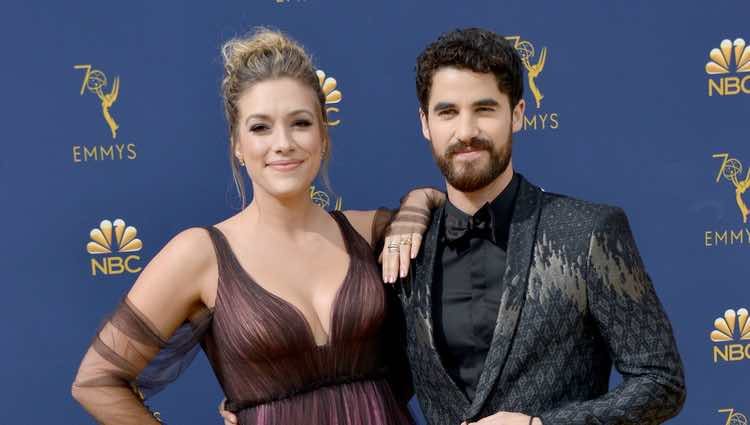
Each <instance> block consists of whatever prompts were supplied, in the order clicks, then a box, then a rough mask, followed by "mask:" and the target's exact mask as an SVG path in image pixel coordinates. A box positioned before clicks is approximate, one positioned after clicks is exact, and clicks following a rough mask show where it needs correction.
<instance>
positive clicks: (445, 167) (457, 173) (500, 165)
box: [432, 134, 513, 192]
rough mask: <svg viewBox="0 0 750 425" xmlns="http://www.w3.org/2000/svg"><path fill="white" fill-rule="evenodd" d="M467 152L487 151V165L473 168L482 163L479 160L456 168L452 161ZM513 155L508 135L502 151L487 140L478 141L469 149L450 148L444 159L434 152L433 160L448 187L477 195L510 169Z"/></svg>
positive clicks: (473, 142) (458, 146)
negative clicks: (476, 193) (469, 150)
mask: <svg viewBox="0 0 750 425" xmlns="http://www.w3.org/2000/svg"><path fill="white" fill-rule="evenodd" d="M467 149H472V150H483V151H487V153H489V155H490V158H489V162H488V163H487V165H486V166H484V165H483V166H474V164H473V163H480V162H483V161H482V160H481V158H478V159H476V160H473V161H464V164H463V165H460V166H457V165H456V164H455V163H454V161H453V159H454V157H455V156H456V155H457V154H458V153H460V152H464V151H466V150H467ZM512 151H513V136H512V134H509V135H508V140H507V143H505V144H504V145H502V146H499V147H495V146H494V145H493V144H492V142H490V141H489V140H487V139H482V138H478V137H477V138H473V139H471V142H470V143H469V144H468V145H467V144H466V143H462V142H458V143H454V144H453V145H451V146H448V149H446V151H445V153H444V154H443V156H439V155H438V154H437V152H435V149H434V148H433V149H432V156H433V157H434V158H435V162H437V165H438V168H440V171H441V172H442V173H443V175H444V176H445V179H446V180H447V181H448V184H450V185H451V186H452V187H454V188H455V189H456V190H459V191H461V192H476V191H477V190H479V189H482V188H484V187H486V186H487V185H489V184H490V183H492V182H493V181H495V179H497V178H498V176H500V175H501V174H502V173H503V172H504V171H505V170H506V169H507V168H508V165H509V164H510V157H511V153H512Z"/></svg>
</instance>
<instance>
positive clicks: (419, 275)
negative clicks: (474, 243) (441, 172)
mask: <svg viewBox="0 0 750 425" xmlns="http://www.w3.org/2000/svg"><path fill="white" fill-rule="evenodd" d="M444 209H445V205H443V206H441V207H440V208H437V209H436V210H435V211H434V212H433V215H432V222H431V224H430V228H429V229H428V230H427V233H426V234H425V237H424V241H423V243H422V251H421V255H420V257H417V259H416V261H415V262H414V264H415V266H414V267H415V268H414V273H413V274H412V281H411V282H410V286H411V287H410V288H407V291H406V293H405V294H404V296H405V297H406V299H407V302H406V303H405V304H406V305H409V306H410V307H407V313H406V314H411V315H413V320H414V322H415V326H416V329H415V330H416V333H417V342H418V343H419V344H420V345H422V347H415V348H414V349H416V350H426V351H428V352H429V353H428V358H429V359H431V361H432V364H433V369H432V372H431V373H432V374H433V375H434V376H436V377H439V380H440V381H441V382H443V383H444V385H445V387H443V388H440V390H439V391H444V392H448V393H450V394H449V399H450V400H454V401H456V402H459V400H460V405H459V406H457V407H458V408H459V411H461V412H465V411H466V410H467V409H468V407H469V404H470V403H469V400H468V398H467V397H466V395H465V394H464V393H463V392H462V391H461V390H460V389H459V388H458V386H457V385H456V383H455V382H454V381H453V378H451V377H450V375H449V374H448V372H447V371H446V370H445V367H444V366H443V362H442V360H441V358H440V353H438V351H437V347H436V345H435V338H434V335H435V333H434V327H433V320H432V288H433V286H432V282H433V279H434V275H435V265H436V261H438V259H437V253H438V249H437V247H438V241H439V240H438V238H439V236H440V228H441V226H442V223H443V215H444Z"/></svg>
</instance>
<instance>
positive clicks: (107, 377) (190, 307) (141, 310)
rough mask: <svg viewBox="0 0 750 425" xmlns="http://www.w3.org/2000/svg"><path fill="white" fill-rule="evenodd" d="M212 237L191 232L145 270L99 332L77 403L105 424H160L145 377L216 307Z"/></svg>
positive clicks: (76, 386) (81, 375)
mask: <svg viewBox="0 0 750 425" xmlns="http://www.w3.org/2000/svg"><path fill="white" fill-rule="evenodd" d="M217 275H218V271H217V266H216V257H215V255H214V253H213V248H212V244H211V241H210V239H209V235H208V233H207V232H206V231H205V230H203V229H198V228H195V229H188V230H186V231H184V232H182V233H180V234H178V235H177V236H176V237H175V238H173V239H172V240H171V241H170V242H169V243H168V244H167V245H166V246H165V247H164V248H163V249H162V250H161V251H160V252H159V253H158V254H157V255H156V257H154V258H153V260H151V262H150V263H149V264H148V265H147V266H146V267H145V268H144V270H143V271H142V272H141V274H140V276H139V277H138V279H137V280H136V282H135V284H134V285H133V287H132V288H131V290H130V291H129V292H128V294H127V296H126V297H125V298H124V299H123V301H122V303H121V304H120V306H119V307H118V308H117V309H116V310H115V312H114V313H113V314H112V315H111V316H110V317H109V318H108V319H107V320H106V321H105V323H104V325H102V326H101V328H100V329H99V331H98V332H97V334H96V336H95V337H94V340H93V342H92V344H91V346H90V347H89V349H88V351H87V352H86V354H85V356H84V358H83V360H82V361H81V365H80V367H79V369H78V374H77V375H76V378H75V382H74V383H73V386H72V394H73V397H74V398H75V399H76V400H77V401H78V402H79V403H80V404H81V405H82V406H83V407H84V408H85V409H86V410H87V411H88V412H89V413H90V414H91V415H92V416H93V417H94V418H95V419H96V420H97V421H98V422H99V423H103V424H123V425H125V424H149V423H151V424H156V423H159V421H158V420H157V419H156V418H155V417H154V416H153V415H152V414H151V413H150V412H149V410H148V409H147V408H146V407H145V406H144V404H143V402H142V397H140V396H139V394H138V393H139V389H138V388H137V387H136V385H135V382H136V378H137V377H138V375H139V373H140V372H141V371H142V370H143V369H144V368H145V367H146V366H147V365H148V364H149V362H150V361H151V360H152V359H153V358H154V356H156V354H157V353H158V352H159V351H160V350H161V349H162V348H163V347H165V346H166V345H167V341H168V339H169V338H170V337H171V336H172V334H173V333H174V332H175V330H176V329H177V328H178V327H179V326H180V325H181V324H183V323H185V321H186V320H188V319H189V318H191V317H194V316H195V315H196V314H197V313H199V312H200V311H201V310H205V306H204V305H205V304H206V300H210V302H211V305H213V301H214V297H215V293H216V282H217V279H218V276H217Z"/></svg>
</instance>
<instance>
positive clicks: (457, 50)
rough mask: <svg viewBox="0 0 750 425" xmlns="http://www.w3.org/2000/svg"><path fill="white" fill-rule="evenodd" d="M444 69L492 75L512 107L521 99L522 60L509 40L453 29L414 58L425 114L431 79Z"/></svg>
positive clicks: (481, 31)
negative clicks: (465, 70) (451, 68)
mask: <svg viewBox="0 0 750 425" xmlns="http://www.w3.org/2000/svg"><path fill="white" fill-rule="evenodd" d="M444 67H455V68H459V69H468V70H471V71H474V72H480V73H489V72H491V73H492V74H494V75H495V78H496V79H497V86H498V89H499V90H500V92H501V93H505V94H507V95H508V97H509V98H510V106H511V108H513V107H515V106H516V104H518V102H519V101H520V100H521V97H522V96H523V75H522V73H521V58H520V57H519V56H518V53H517V52H516V49H515V48H514V47H513V46H512V45H511V44H510V43H509V42H508V40H506V39H505V38H504V37H503V36H501V35H498V34H495V33H494V32H492V31H488V30H485V29H481V28H465V29H456V30H453V31H450V32H447V33H445V34H442V35H441V36H440V37H439V38H438V39H437V41H435V42H433V43H432V44H430V45H429V46H427V48H426V49H425V50H424V51H423V52H422V53H421V54H420V55H419V56H418V57H417V67H416V72H417V98H418V99H419V105H420V107H421V108H422V111H424V113H425V114H427V113H428V111H427V107H428V103H429V100H430V89H431V88H432V77H433V76H434V75H435V72H437V71H438V70H439V69H440V68H444Z"/></svg>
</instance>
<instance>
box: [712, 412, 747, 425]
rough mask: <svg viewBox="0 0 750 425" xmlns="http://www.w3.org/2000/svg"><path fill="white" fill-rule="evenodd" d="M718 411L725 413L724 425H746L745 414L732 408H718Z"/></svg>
mask: <svg viewBox="0 0 750 425" xmlns="http://www.w3.org/2000/svg"><path fill="white" fill-rule="evenodd" d="M719 413H726V415H727V421H726V422H724V425H747V416H745V415H743V414H742V413H740V412H736V411H735V410H734V409H719Z"/></svg>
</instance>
